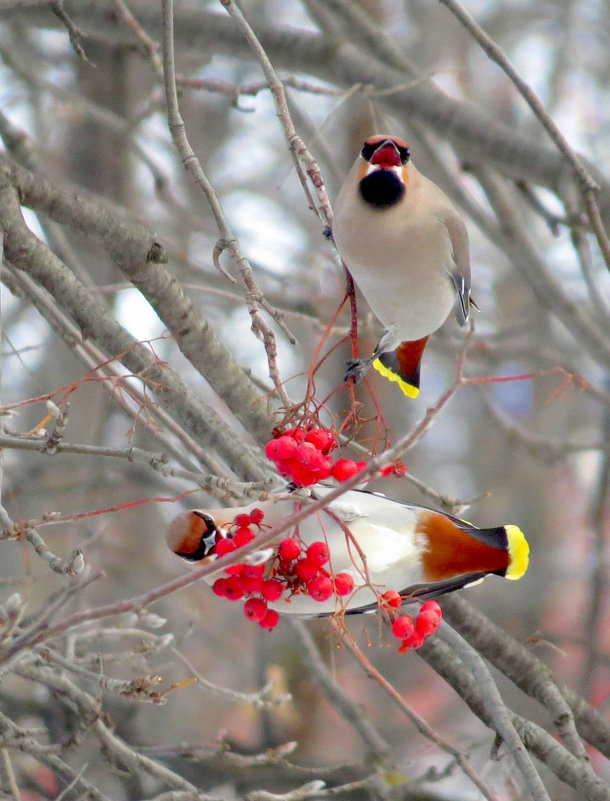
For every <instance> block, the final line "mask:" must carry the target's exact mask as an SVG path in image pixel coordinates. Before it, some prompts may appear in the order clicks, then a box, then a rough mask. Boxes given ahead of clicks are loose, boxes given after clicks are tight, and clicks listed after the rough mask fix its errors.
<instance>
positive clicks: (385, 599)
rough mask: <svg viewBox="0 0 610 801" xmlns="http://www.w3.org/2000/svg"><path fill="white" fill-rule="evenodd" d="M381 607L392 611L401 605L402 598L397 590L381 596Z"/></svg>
mask: <svg viewBox="0 0 610 801" xmlns="http://www.w3.org/2000/svg"><path fill="white" fill-rule="evenodd" d="M381 604H382V606H389V607H391V608H393V609H398V607H399V606H401V604H402V598H401V597H400V593H399V592H398V590H387V591H386V592H384V593H383V595H382V596H381Z"/></svg>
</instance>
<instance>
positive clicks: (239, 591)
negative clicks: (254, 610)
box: [224, 576, 244, 601]
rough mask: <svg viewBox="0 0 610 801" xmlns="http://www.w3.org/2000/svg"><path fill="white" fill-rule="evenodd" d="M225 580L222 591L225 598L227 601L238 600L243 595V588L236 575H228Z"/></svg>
mask: <svg viewBox="0 0 610 801" xmlns="http://www.w3.org/2000/svg"><path fill="white" fill-rule="evenodd" d="M226 582H227V583H226V584H225V591H224V596H225V598H228V599H229V601H239V599H240V598H243V597H244V590H243V587H242V586H241V581H240V580H239V577H238V576H230V577H229V578H228V579H227V580H226Z"/></svg>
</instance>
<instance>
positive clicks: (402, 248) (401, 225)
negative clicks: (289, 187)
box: [332, 134, 472, 398]
mask: <svg viewBox="0 0 610 801" xmlns="http://www.w3.org/2000/svg"><path fill="white" fill-rule="evenodd" d="M409 158H410V156H409V149H408V147H407V144H406V142H404V141H403V140H402V139H398V138H396V137H395V136H389V135H385V134H382V135H378V136H371V137H369V138H368V139H367V140H366V142H365V143H364V146H363V148H362V152H361V154H360V155H359V156H358V158H357V159H356V163H355V164H354V166H353V167H352V169H351V170H350V172H349V174H348V176H347V178H346V179H345V182H344V184H343V186H342V187H341V191H340V192H339V195H338V197H337V200H336V202H335V214H334V220H333V227H332V234H333V238H334V240H335V244H336V246H337V249H338V251H339V254H340V256H341V258H342V259H343V261H344V262H345V264H346V266H347V268H348V270H349V271H350V273H351V274H352V276H353V278H354V280H355V282H356V283H357V284H358V286H359V288H360V291H361V292H362V294H363V295H364V297H365V298H366V300H367V302H368V304H369V306H370V307H371V309H372V311H373V313H374V314H375V316H376V317H377V319H378V320H379V322H380V323H381V324H382V325H383V328H384V330H383V333H382V336H381V339H380V341H379V344H378V345H377V347H376V348H375V350H374V351H373V354H372V355H371V356H370V357H368V358H366V359H354V360H351V361H350V362H348V365H349V367H348V370H347V374H346V376H345V380H346V381H347V380H348V379H350V378H352V379H353V380H354V381H360V380H361V379H362V378H363V377H364V375H365V373H366V371H367V370H368V369H369V367H370V366H371V364H372V365H373V366H374V367H375V368H376V369H377V370H378V371H379V372H380V373H381V374H382V375H383V376H385V377H386V378H388V379H389V380H390V381H396V382H397V383H398V385H399V386H400V388H401V389H402V391H403V392H404V393H405V394H406V395H408V396H409V397H412V398H414V397H416V396H417V395H418V393H419V370H420V362H421V357H422V354H423V351H424V348H425V346H426V342H427V339H428V337H429V336H430V334H432V333H433V332H434V331H436V330H437V328H440V326H441V325H442V324H443V323H444V322H445V320H446V319H447V317H448V316H449V314H450V313H451V311H452V309H453V311H454V314H455V317H456V319H457V321H458V323H459V324H460V325H465V324H466V322H467V321H468V316H469V312H470V305H471V303H472V301H471V299H470V253H469V247H468V232H467V231H466V226H465V225H464V223H463V221H462V219H461V218H460V216H459V215H458V213H457V211H456V210H455V208H454V206H453V204H452V203H451V201H450V200H449V198H448V197H447V196H446V195H445V193H444V192H443V191H442V190H441V189H439V187H438V186H437V185H436V184H434V183H433V182H432V181H430V180H429V179H428V178H426V177H425V176H423V175H422V174H421V173H420V172H418V171H417V170H416V169H415V167H414V166H413V164H412V163H411V162H410V160H409Z"/></svg>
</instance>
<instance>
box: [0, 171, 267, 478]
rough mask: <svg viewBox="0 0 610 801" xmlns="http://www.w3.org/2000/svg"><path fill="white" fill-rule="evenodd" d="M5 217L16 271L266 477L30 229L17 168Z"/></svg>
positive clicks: (222, 447) (200, 431)
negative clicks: (22, 205)
mask: <svg viewBox="0 0 610 801" xmlns="http://www.w3.org/2000/svg"><path fill="white" fill-rule="evenodd" d="M0 217H1V218H2V220H3V223H4V226H5V238H4V255H5V258H7V259H8V260H9V261H10V262H11V263H12V264H13V265H14V266H15V267H18V268H19V269H21V270H23V271H24V272H26V273H28V274H29V275H30V276H31V277H32V278H33V279H34V280H35V281H37V282H38V283H39V284H41V285H42V286H44V288H45V289H46V290H47V291H48V292H50V293H51V294H52V295H53V297H54V298H55V299H56V300H57V302H58V303H59V305H60V306H61V307H62V308H63V309H64V310H65V311H67V312H68V313H69V314H70V316H71V317H72V319H74V321H75V322H76V323H77V325H78V326H79V327H80V329H81V331H82V332H83V334H84V335H85V336H89V337H91V338H92V339H94V340H95V341H96V342H97V343H98V344H99V345H100V347H101V348H102V349H103V350H104V351H105V352H106V353H109V354H111V355H112V356H113V357H115V358H118V359H120V361H121V362H122V363H123V364H124V365H125V366H126V367H127V369H128V370H131V371H132V372H133V373H135V374H136V375H137V376H138V377H139V378H140V380H142V381H143V383H144V384H146V385H147V386H148V387H149V388H150V389H151V390H152V391H153V392H154V393H155V395H156V397H157V398H158V399H159V402H160V403H161V404H162V405H163V406H164V407H165V408H166V409H168V410H171V411H172V412H173V413H174V414H176V416H177V417H178V419H179V420H180V422H181V423H182V424H183V425H184V426H185V428H187V429H188V430H189V431H190V432H191V433H192V434H194V435H195V436H196V437H197V438H198V439H201V440H202V442H203V444H205V445H206V447H210V448H213V449H215V450H218V453H219V454H220V455H221V457H222V458H223V459H224V460H225V461H226V463H227V464H228V465H229V467H230V468H231V469H232V470H233V471H234V472H235V473H236V474H237V475H239V476H241V477H243V478H245V479H246V480H259V479H261V478H262V477H263V471H264V468H263V467H262V464H263V463H262V460H261V459H260V458H257V455H256V454H255V453H254V451H253V450H252V449H250V450H249V449H248V448H247V446H246V445H245V443H244V442H243V441H240V440H238V439H237V438H236V437H235V435H234V433H232V432H231V431H230V430H229V429H228V427H227V426H226V425H225V424H224V423H223V422H222V420H221V419H220V417H219V416H218V415H217V414H216V413H215V412H214V411H213V410H212V409H210V408H209V407H208V406H206V405H205V404H204V403H202V402H201V401H200V400H199V399H198V398H197V397H196V395H195V394H194V393H192V392H190V390H189V389H188V387H187V386H186V385H185V384H184V382H183V381H182V379H181V378H179V376H178V375H177V374H176V373H174V371H173V370H171V369H170V368H168V367H167V366H165V365H163V364H161V363H160V362H159V361H158V360H157V359H156V358H155V357H154V356H153V354H152V353H151V352H150V350H148V348H146V347H145V346H144V345H142V344H141V343H139V342H136V341H135V340H134V339H133V338H132V337H131V335H130V334H129V333H128V332H127V331H126V330H125V329H124V328H123V327H122V326H121V325H119V323H118V322H117V321H116V320H115V319H114V318H113V317H112V316H111V315H110V314H109V312H108V311H107V310H106V308H105V306H104V305H103V304H102V303H100V302H99V301H98V300H97V299H96V298H95V297H93V296H92V295H91V294H90V293H89V292H87V290H86V289H85V287H83V285H82V284H80V283H79V281H78V280H77V279H76V278H75V277H74V275H73V274H72V273H71V272H70V271H69V270H68V269H67V267H66V266H65V265H64V264H63V263H62V262H61V261H60V260H59V259H58V258H57V257H56V256H55V254H54V253H53V252H52V251H50V250H49V249H48V248H47V247H46V245H44V244H43V243H42V242H41V241H40V240H39V239H37V238H36V237H35V236H34V235H33V234H32V233H31V231H30V230H29V229H28V228H27V226H26V225H25V222H24V220H23V217H22V215H21V208H20V204H19V199H18V196H17V190H16V189H15V186H14V184H13V175H12V170H11V169H10V167H8V166H7V165H6V164H4V165H2V167H0Z"/></svg>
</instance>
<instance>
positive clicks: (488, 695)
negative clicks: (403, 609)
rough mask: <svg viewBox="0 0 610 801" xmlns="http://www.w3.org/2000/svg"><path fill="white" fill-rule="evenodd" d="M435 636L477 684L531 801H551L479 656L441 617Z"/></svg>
mask: <svg viewBox="0 0 610 801" xmlns="http://www.w3.org/2000/svg"><path fill="white" fill-rule="evenodd" d="M437 636H438V637H440V638H441V639H442V640H444V642H446V643H447V644H448V645H449V647H450V648H452V649H453V651H454V653H455V655H456V656H457V657H458V658H459V659H461V660H462V662H463V663H464V665H465V666H466V667H467V668H468V670H469V671H471V672H472V675H473V678H474V681H475V682H476V684H477V685H478V687H479V688H480V691H481V696H482V698H483V703H484V704H485V707H486V710H487V713H488V715H489V717H490V718H491V720H492V721H493V726H494V728H495V730H496V732H497V734H498V735H499V736H500V737H501V738H502V740H503V741H504V744H505V745H506V747H507V748H508V750H509V752H510V753H511V755H512V757H513V759H514V760H515V762H516V764H517V766H518V768H519V770H520V771H521V775H522V776H523V779H524V782H525V786H526V787H527V789H528V791H529V794H530V795H531V797H532V799H534V801H551V799H550V797H549V795H548V793H547V791H546V788H545V786H544V784H543V783H542V779H541V778H540V776H539V774H538V771H537V770H536V768H535V767H534V763H533V762H532V760H531V758H530V755H529V754H528V752H527V751H526V749H525V746H524V745H523V743H522V742H521V739H520V737H519V735H518V734H517V731H516V730H515V727H514V725H513V721H512V719H511V715H510V713H509V712H508V710H507V708H506V707H505V705H504V702H503V701H502V697H501V696H500V693H499V691H498V688H497V687H496V683H495V682H494V680H493V679H492V677H491V674H490V673H489V670H488V669H487V668H486V666H485V663H484V662H483V660H482V659H481V657H480V656H479V655H478V654H477V652H476V651H475V650H474V649H473V648H471V647H470V646H469V645H468V643H467V642H466V641H465V640H463V639H462V638H461V637H460V635H459V634H458V633H457V632H456V631H454V630H453V629H452V628H451V626H449V624H448V623H446V622H445V621H443V622H442V623H441V627H440V629H439V631H438V633H437Z"/></svg>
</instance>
